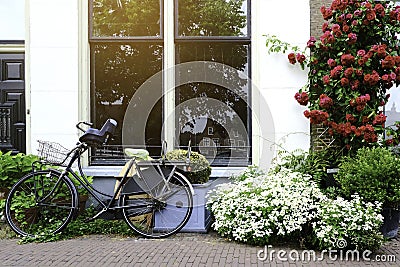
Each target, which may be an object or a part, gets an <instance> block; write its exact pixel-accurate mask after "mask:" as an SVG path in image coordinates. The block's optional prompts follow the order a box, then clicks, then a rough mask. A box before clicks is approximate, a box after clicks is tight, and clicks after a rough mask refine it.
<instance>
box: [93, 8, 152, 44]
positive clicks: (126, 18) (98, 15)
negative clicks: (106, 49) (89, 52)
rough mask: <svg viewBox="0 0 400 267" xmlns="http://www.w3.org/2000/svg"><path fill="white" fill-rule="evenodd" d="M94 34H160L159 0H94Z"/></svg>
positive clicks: (116, 35) (121, 35)
mask: <svg viewBox="0 0 400 267" xmlns="http://www.w3.org/2000/svg"><path fill="white" fill-rule="evenodd" d="M93 35H94V36H113V37H123V36H159V35H160V1H159V0H94V1H93Z"/></svg>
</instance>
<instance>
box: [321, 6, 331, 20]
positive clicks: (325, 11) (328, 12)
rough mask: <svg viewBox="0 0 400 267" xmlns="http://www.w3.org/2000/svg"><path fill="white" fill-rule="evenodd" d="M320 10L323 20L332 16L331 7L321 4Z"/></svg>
mask: <svg viewBox="0 0 400 267" xmlns="http://www.w3.org/2000/svg"><path fill="white" fill-rule="evenodd" d="M320 10H321V13H322V16H323V17H324V20H328V19H330V18H332V15H333V12H332V9H330V8H326V7H325V6H322V7H321V9H320Z"/></svg>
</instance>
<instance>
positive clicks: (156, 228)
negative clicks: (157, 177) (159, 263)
mask: <svg viewBox="0 0 400 267" xmlns="http://www.w3.org/2000/svg"><path fill="white" fill-rule="evenodd" d="M188 183H189V182H188V181H187V179H186V178H185V177H184V176H183V175H182V174H181V173H178V172H175V174H174V175H173V176H172V178H171V180H170V181H169V183H168V185H169V187H170V190H168V191H165V188H164V189H163V186H161V185H162V183H160V188H159V189H157V188H154V189H153V190H152V192H146V191H143V192H132V193H129V192H128V193H127V192H125V193H123V194H122V195H121V198H122V205H123V206H127V207H125V208H123V209H122V215H123V218H124V220H125V222H126V223H127V224H128V226H129V227H130V228H131V229H132V230H133V231H134V232H135V233H137V234H139V235H141V236H143V237H146V238H165V237H168V236H171V235H173V234H175V233H177V232H178V231H180V230H181V229H182V228H183V227H184V226H185V224H186V223H187V222H188V221H189V219H190V215H191V214H192V210H193V194H192V191H191V185H190V184H188ZM122 192H124V190H123V191H122ZM135 205H136V206H135Z"/></svg>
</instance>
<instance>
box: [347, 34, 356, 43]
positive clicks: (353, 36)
mask: <svg viewBox="0 0 400 267" xmlns="http://www.w3.org/2000/svg"><path fill="white" fill-rule="evenodd" d="M347 37H348V38H349V40H348V41H347V43H348V44H350V45H352V44H355V43H356V42H357V34H355V33H349V34H348V35H347Z"/></svg>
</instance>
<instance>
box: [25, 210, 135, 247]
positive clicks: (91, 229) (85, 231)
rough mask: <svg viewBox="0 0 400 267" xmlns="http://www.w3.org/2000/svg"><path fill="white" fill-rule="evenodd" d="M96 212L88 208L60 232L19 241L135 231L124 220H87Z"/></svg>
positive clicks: (131, 233)
mask: <svg viewBox="0 0 400 267" xmlns="http://www.w3.org/2000/svg"><path fill="white" fill-rule="evenodd" d="M94 214H95V211H94V209H93V208H88V209H86V210H85V211H84V212H83V213H82V214H81V215H79V216H78V218H76V220H73V221H71V222H70V223H69V224H68V226H67V227H66V228H65V229H64V230H63V231H62V232H61V233H58V234H45V235H40V236H37V237H23V238H21V239H20V241H19V243H21V244H24V243H31V242H36V243H43V242H52V241H59V240H65V239H70V238H75V237H79V236H85V235H93V234H102V235H118V236H133V235H134V233H133V231H132V230H131V229H130V228H129V226H128V225H127V224H126V223H125V222H124V221H122V220H103V219H97V220H94V221H91V222H85V219H86V218H90V217H92V216H93V215H94Z"/></svg>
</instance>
